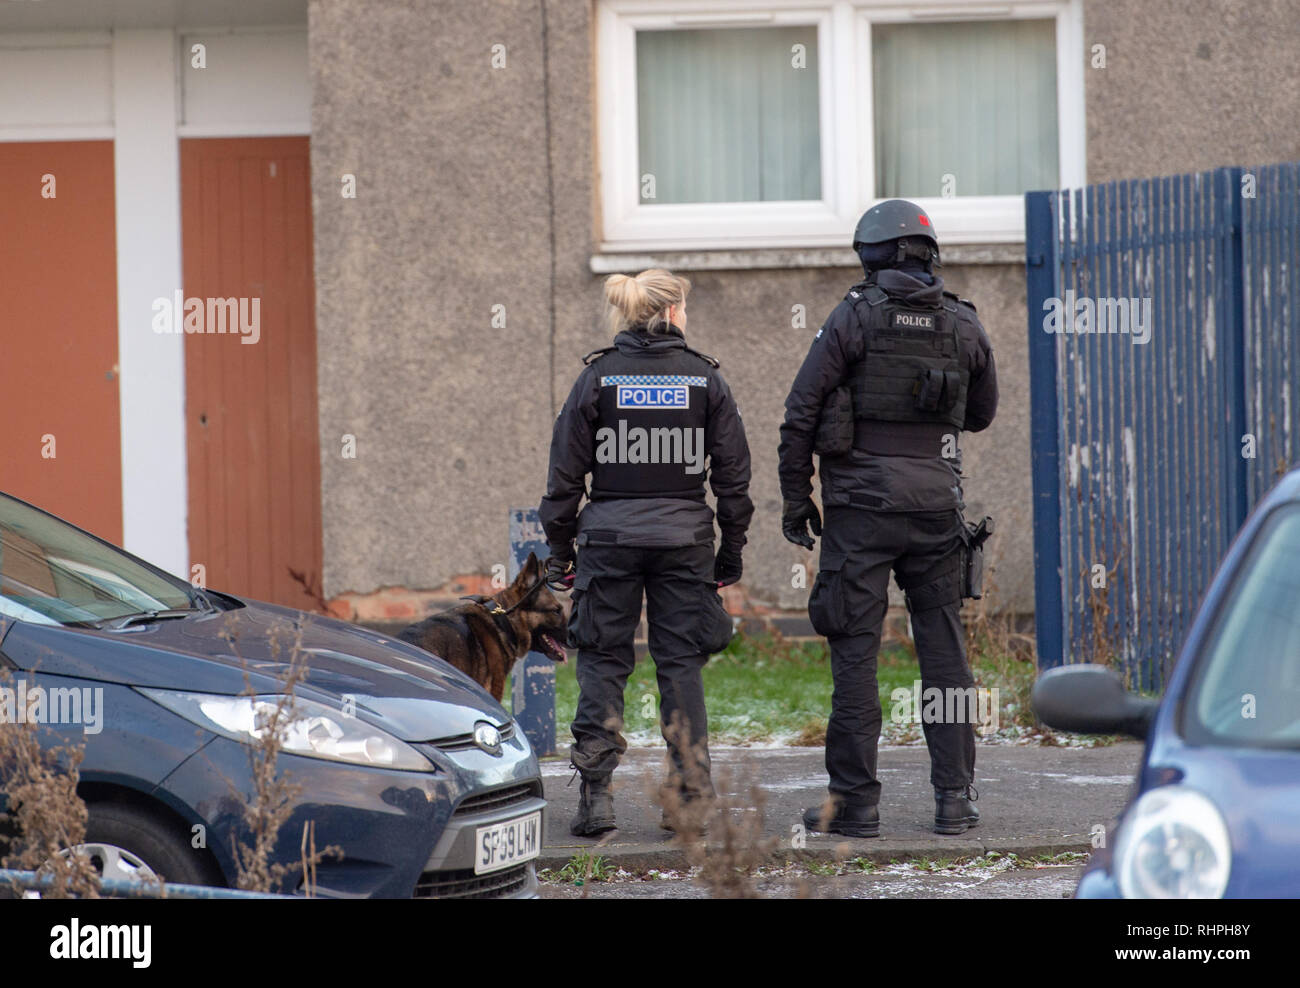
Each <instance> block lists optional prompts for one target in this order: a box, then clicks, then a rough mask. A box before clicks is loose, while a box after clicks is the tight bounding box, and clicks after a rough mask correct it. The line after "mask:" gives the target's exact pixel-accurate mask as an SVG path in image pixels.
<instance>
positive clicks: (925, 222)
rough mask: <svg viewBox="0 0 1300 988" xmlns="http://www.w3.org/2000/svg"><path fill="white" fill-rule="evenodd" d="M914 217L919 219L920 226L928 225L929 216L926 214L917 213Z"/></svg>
mask: <svg viewBox="0 0 1300 988" xmlns="http://www.w3.org/2000/svg"><path fill="white" fill-rule="evenodd" d="M916 218H917V219H918V220H920V221H921V225H922V226H929V225H930V217H928V216H926V215H925V213H918V214H917V216H916Z"/></svg>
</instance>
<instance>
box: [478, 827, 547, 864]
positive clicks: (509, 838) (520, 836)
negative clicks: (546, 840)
mask: <svg viewBox="0 0 1300 988" xmlns="http://www.w3.org/2000/svg"><path fill="white" fill-rule="evenodd" d="M541 853H542V814H541V812H540V811H539V812H537V813H529V814H528V816H521V817H519V818H518V819H517V820H506V821H505V822H504V823H494V824H492V825H491V826H489V827H479V828H478V829H477V830H476V831H475V832H474V874H476V875H486V874H487V873H488V872H491V871H500V870H501V869H502V868H509V867H510V866H511V865H515V864H519V862H521V861H527V860H529V859H530V858H535V857H537V855H539V854H541Z"/></svg>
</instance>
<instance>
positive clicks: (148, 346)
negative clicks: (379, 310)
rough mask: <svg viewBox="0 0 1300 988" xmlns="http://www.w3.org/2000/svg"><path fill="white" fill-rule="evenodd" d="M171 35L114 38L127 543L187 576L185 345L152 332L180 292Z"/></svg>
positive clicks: (177, 159) (124, 531)
mask: <svg viewBox="0 0 1300 988" xmlns="http://www.w3.org/2000/svg"><path fill="white" fill-rule="evenodd" d="M175 37H176V36H175V34H174V33H173V32H172V31H171V30H170V29H160V30H139V31H117V32H115V33H114V35H113V117H114V120H115V127H116V133H115V135H114V136H115V140H114V143H113V164H114V169H115V173H116V174H115V178H116V190H115V196H116V203H117V223H116V226H117V340H118V343H117V350H118V364H119V367H120V369H121V377H120V381H121V394H120V397H121V407H122V542H123V545H124V546H125V547H126V549H127V550H128V551H130V552H133V553H135V554H136V555H138V556H141V557H143V558H144V559H147V560H148V561H149V562H151V563H154V564H155V565H157V566H161V567H162V568H163V569H165V570H167V571H169V572H171V573H175V574H176V575H178V576H181V577H185V578H188V576H189V564H190V563H189V532H188V518H189V489H188V486H187V473H186V470H187V462H186V437H185V348H184V343H185V337H184V336H183V335H159V334H156V333H154V332H153V328H152V326H151V320H152V316H153V307H152V306H153V300H154V299H156V298H171V297H172V295H173V293H174V292H175V291H176V289H178V288H180V287H181V284H182V281H181V238H180V229H181V215H180V209H181V189H180V146H179V144H178V143H177V138H176V123H175V121H176V86H175V78H176V66H175V58H176V41H175Z"/></svg>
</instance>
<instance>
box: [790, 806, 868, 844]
mask: <svg viewBox="0 0 1300 988" xmlns="http://www.w3.org/2000/svg"><path fill="white" fill-rule="evenodd" d="M803 825H804V828H805V829H806V830H809V831H817V832H819V833H828V834H843V835H844V836H845V837H879V836H880V807H878V806H864V805H860V804H857V805H855V804H852V803H843V802H840V803H838V804H837V805H836V807H835V814H834V815H833V816H832V817H831V818H830V819H829V820H826V819H824V809H823V807H821V806H814V807H812V808H811V809H807V810H804V811H803Z"/></svg>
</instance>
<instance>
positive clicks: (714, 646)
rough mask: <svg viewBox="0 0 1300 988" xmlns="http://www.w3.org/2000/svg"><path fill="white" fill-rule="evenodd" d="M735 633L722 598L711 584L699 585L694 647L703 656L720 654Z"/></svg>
mask: <svg viewBox="0 0 1300 988" xmlns="http://www.w3.org/2000/svg"><path fill="white" fill-rule="evenodd" d="M735 633H736V627H735V625H734V624H733V623H732V620H731V615H730V614H728V613H727V609H726V607H724V606H723V604H722V596H721V595H720V594H719V593H718V591H717V589H716V588H715V587H714V585H713V584H712V583H701V584H700V603H699V609H698V612H697V614H696V619H695V645H696V647H697V648H698V649H699V650H700V652H701V653H702V654H704V655H713V654H714V653H715V652H721V651H722V650H723V649H724V648H726V647H727V646H728V645H729V644H731V639H732V637H733V636H734V635H735Z"/></svg>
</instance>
